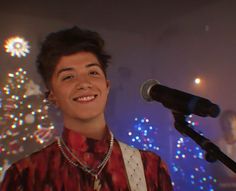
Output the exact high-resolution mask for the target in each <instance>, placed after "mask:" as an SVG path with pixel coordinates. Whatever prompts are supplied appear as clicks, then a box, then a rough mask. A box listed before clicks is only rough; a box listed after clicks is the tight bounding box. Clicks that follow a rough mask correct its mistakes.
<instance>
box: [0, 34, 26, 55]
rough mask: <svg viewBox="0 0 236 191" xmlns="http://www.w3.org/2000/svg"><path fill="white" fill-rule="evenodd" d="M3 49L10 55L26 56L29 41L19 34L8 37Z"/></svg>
mask: <svg viewBox="0 0 236 191" xmlns="http://www.w3.org/2000/svg"><path fill="white" fill-rule="evenodd" d="M4 48H5V51H6V52H7V53H9V54H10V55H11V56H12V57H14V56H17V57H18V58H20V57H21V56H24V57H25V56H26V55H27V54H28V53H30V46H29V43H28V42H27V41H26V40H25V39H24V38H21V37H19V36H14V37H10V38H8V39H7V40H6V41H5V44H4Z"/></svg>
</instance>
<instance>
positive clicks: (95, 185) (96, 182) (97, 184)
mask: <svg viewBox="0 0 236 191" xmlns="http://www.w3.org/2000/svg"><path fill="white" fill-rule="evenodd" d="M93 189H94V190H96V191H99V190H100V189H101V182H100V179H99V178H98V175H95V180H94V183H93Z"/></svg>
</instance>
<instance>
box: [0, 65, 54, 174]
mask: <svg viewBox="0 0 236 191" xmlns="http://www.w3.org/2000/svg"><path fill="white" fill-rule="evenodd" d="M0 105H1V107H0V116H1V117H0V175H1V174H2V176H3V171H4V170H5V168H4V166H5V167H6V166H9V164H11V163H13V162H14V161H16V160H19V159H20V158H22V157H25V156H26V155H28V154H30V153H32V152H34V151H36V150H38V149H39V148H42V147H43V146H45V145H47V144H48V143H49V142H51V141H52V140H54V136H55V134H56V132H55V129H54V125H53V123H52V122H51V120H50V118H49V116H48V106H47V104H46V101H45V100H44V95H43V94H42V92H41V91H40V88H39V86H38V85H37V84H35V83H34V81H33V80H31V79H29V78H28V77H27V72H26V71H25V70H24V69H22V68H19V69H18V70H17V71H16V72H15V73H9V74H8V79H7V82H6V85H5V86H4V87H3V90H2V94H1V104H0Z"/></svg>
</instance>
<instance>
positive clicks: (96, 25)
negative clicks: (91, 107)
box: [0, 0, 236, 191]
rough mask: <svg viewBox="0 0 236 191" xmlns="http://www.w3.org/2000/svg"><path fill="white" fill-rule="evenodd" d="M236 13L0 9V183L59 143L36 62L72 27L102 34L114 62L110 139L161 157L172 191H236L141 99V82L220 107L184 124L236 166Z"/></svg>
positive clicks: (23, 5) (56, 116) (205, 2)
mask: <svg viewBox="0 0 236 191" xmlns="http://www.w3.org/2000/svg"><path fill="white" fill-rule="evenodd" d="M235 9H236V1H233V0H228V1H222V0H198V1H194V0H179V1H171V0H165V1H164V0H162V1H158V0H147V1H142V0H135V1H134V0H129V1H108V0H100V1H92V0H89V1H82V0H76V1H75V0H67V1H66V0H60V1H55V0H51V1H46V0H41V1H27V0H25V1H23V2H22V1H15V0H12V1H6V2H2V3H1V6H0V17H1V19H0V28H1V32H0V47H1V48H0V71H1V74H0V177H1V179H2V177H3V176H4V172H5V170H6V169H7V167H8V166H9V165H10V164H11V163H12V162H14V161H16V160H18V159H20V158H22V157H24V156H26V155H27V154H30V153H32V152H33V151H36V150H38V149H40V148H42V147H43V146H45V145H47V144H49V143H50V142H51V141H53V140H54V137H55V136H57V135H59V134H60V131H61V129H62V123H61V119H60V113H59V112H58V111H57V110H56V109H55V108H52V107H50V106H48V105H47V103H46V102H45V101H44V92H45V87H44V86H43V83H42V80H41V78H40V76H39V75H38V73H37V70H36V63H35V60H36V56H37V54H38V51H39V48H40V44H41V42H42V41H43V39H44V38H45V36H46V35H47V34H48V33H50V32H53V31H57V30H60V29H64V28H67V27H72V26H75V25H77V26H79V27H82V28H87V29H90V30H95V31H97V32H99V33H100V34H101V35H102V36H103V38H104V39H105V41H106V45H107V50H108V52H109V53H110V54H111V55H112V57H113V58H112V62H111V64H110V66H109V70H108V77H109V79H110V80H111V92H110V97H109V101H108V107H107V111H106V116H107V120H108V124H109V126H110V128H111V129H112V131H113V132H114V134H115V136H116V137H117V138H118V139H120V140H122V141H124V142H126V143H128V144H130V145H133V146H135V147H138V148H142V149H145V150H151V151H153V152H155V153H157V154H158V155H161V156H162V158H163V159H164V160H166V162H167V163H168V167H169V171H170V173H171V176H172V180H173V185H174V188H175V190H180V191H185V190H196V191H198V190H199V191H202V190H204V191H216V190H217V191H226V190H227V191H232V190H236V183H235V182H236V181H235V180H236V175H235V174H234V173H232V172H231V171H230V170H228V169H227V167H225V166H224V165H223V164H222V163H220V162H219V161H218V162H215V163H208V162H207V161H206V160H205V159H204V151H203V150H201V148H200V147H199V146H198V145H197V144H196V143H195V142H193V141H192V140H191V139H189V138H188V137H185V136H183V135H181V134H180V133H179V132H178V131H177V130H176V129H175V128H174V125H173V123H174V119H173V116H172V113H171V111H170V110H168V109H166V108H164V107H163V106H162V105H161V104H160V103H158V102H146V101H144V100H143V99H142V98H141V96H140V92H139V91H140V90H139V89H140V86H141V84H142V83H143V82H144V81H146V80H147V79H156V80H158V81H159V82H160V83H161V84H162V85H165V86H168V87H172V88H175V89H178V90H182V91H185V92H188V93H191V94H194V95H198V96H201V97H205V98H207V99H209V100H211V101H212V102H213V103H216V104H218V105H219V106H220V108H221V114H220V115H219V116H218V117H217V118H209V117H206V118H202V117H198V116H194V115H193V116H189V117H188V122H189V124H190V125H191V126H192V127H193V128H194V129H195V130H196V131H198V132H200V133H202V134H203V135H204V136H206V137H208V138H209V139H211V140H212V141H213V142H214V143H215V144H217V145H218V146H220V148H221V149H222V151H223V152H225V153H226V154H227V155H228V156H230V157H231V158H232V159H233V160H236V136H235V134H236V133H235V132H236V122H235V121H236V114H235V111H236V102H235V98H236V86H235V85H234V83H235V81H236V76H235V72H236V64H235V62H236V53H235V50H236V37H235V34H236V24H235V18H236V12H235ZM226 126H227V127H226ZM226 131H227V132H229V133H225V132H226ZM229 134H233V135H234V136H233V135H232V136H231V135H229ZM230 136H231V138H230V140H228V139H227V138H228V137H230ZM1 179H0V181H1Z"/></svg>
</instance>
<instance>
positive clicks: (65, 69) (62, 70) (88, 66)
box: [57, 63, 102, 77]
mask: <svg viewBox="0 0 236 191" xmlns="http://www.w3.org/2000/svg"><path fill="white" fill-rule="evenodd" d="M93 66H97V67H99V68H101V69H102V66H101V64H98V63H91V64H87V65H86V66H85V68H90V67H93ZM72 70H74V68H71V67H68V68H62V69H60V70H59V71H58V72H57V77H58V76H59V75H60V74H61V73H62V72H66V71H72Z"/></svg>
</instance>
